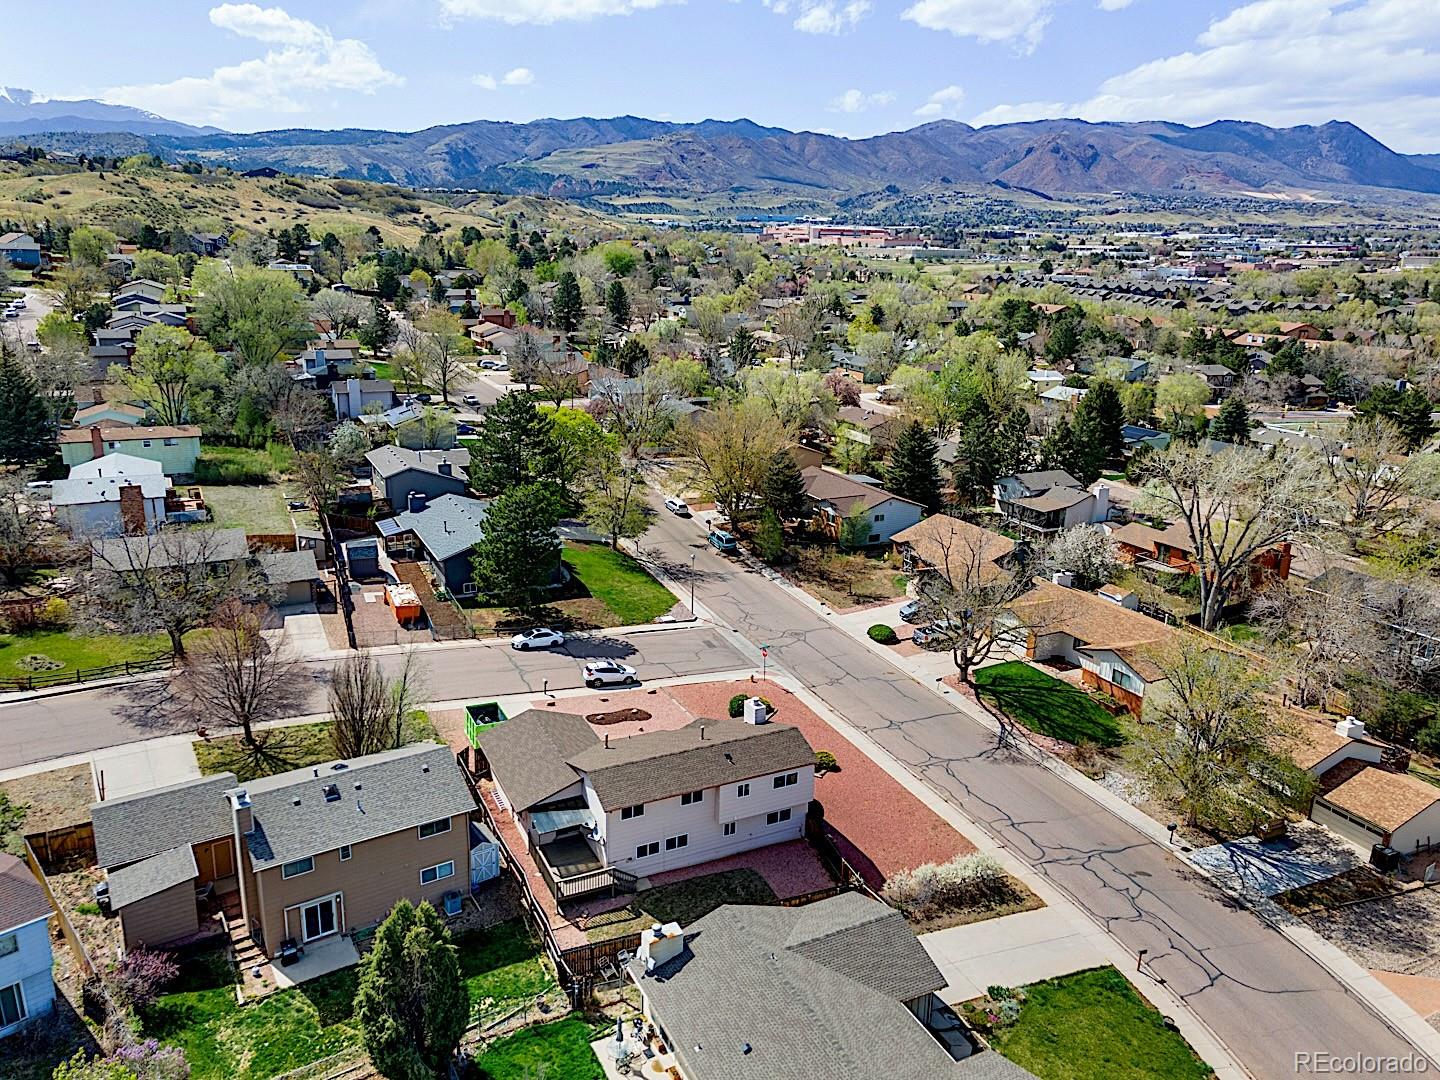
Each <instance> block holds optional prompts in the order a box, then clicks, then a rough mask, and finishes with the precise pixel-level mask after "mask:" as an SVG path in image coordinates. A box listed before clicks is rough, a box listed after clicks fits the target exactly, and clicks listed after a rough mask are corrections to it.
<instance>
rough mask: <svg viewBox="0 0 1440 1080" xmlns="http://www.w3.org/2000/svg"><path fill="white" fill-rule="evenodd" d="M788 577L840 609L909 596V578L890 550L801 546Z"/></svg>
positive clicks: (788, 571)
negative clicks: (869, 551)
mask: <svg viewBox="0 0 1440 1080" xmlns="http://www.w3.org/2000/svg"><path fill="white" fill-rule="evenodd" d="M791 554H792V556H793V561H792V562H791V563H790V564H789V565H787V566H785V567H784V568H783V571H782V572H783V573H784V575H785V577H786V578H788V579H789V580H790V581H792V582H793V583H794V584H796V585H798V586H800V588H802V589H804V590H805V591H806V592H808V593H809V594H810V595H811V596H813V597H815V599H817V600H819V601H820V602H821V603H824V604H828V605H829V606H830V607H831V608H833V609H834V610H836V611H844V610H846V609H847V608H855V607H864V606H865V605H867V604H875V603H880V602H882V601H886V600H895V599H898V598H899V597H902V596H904V595H905V585H906V582H907V580H908V579H907V578H906V576H905V574H903V573H902V572H901V570H900V561H899V559H898V558H897V557H896V556H894V555H893V554H891V553H889V552H885V553H883V554H882V553H879V552H877V553H874V554H866V555H862V554H847V553H845V552H842V551H838V550H836V549H835V548H833V547H821V546H815V545H797V546H796V547H795V548H793V549H792V551H791Z"/></svg>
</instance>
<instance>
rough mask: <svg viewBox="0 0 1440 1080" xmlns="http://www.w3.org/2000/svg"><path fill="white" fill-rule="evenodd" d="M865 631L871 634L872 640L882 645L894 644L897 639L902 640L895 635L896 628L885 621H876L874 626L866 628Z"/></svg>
mask: <svg viewBox="0 0 1440 1080" xmlns="http://www.w3.org/2000/svg"><path fill="white" fill-rule="evenodd" d="M865 633H867V634H869V635H870V640H871V641H874V642H876V643H877V644H880V645H894V644H895V643H896V642H897V641H899V640H900V639H899V638H898V637H897V636H896V635H895V630H894V628H893V627H889V626H886V625H885V624H884V623H876V624H875V625H874V626H872V627H870V629H869V630H866V631H865Z"/></svg>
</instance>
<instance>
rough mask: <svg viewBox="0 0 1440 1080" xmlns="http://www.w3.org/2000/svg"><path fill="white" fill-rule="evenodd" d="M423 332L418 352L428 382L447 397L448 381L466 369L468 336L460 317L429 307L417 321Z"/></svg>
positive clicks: (448, 392)
mask: <svg viewBox="0 0 1440 1080" xmlns="http://www.w3.org/2000/svg"><path fill="white" fill-rule="evenodd" d="M417 325H418V326H419V328H420V332H421V333H422V334H423V335H424V337H423V339H422V341H421V348H420V350H419V352H420V355H421V356H423V357H424V364H425V373H426V376H427V378H428V379H429V381H430V384H431V385H432V386H434V387H435V389H437V390H439V391H440V397H441V399H442V400H444V401H449V400H450V384H451V383H453V382H454V381H455V380H456V379H458V378H459V377H460V376H461V375H463V374H464V373H465V362H464V358H465V357H467V356H469V355H470V351H471V348H470V339H469V338H468V337H466V336H465V329H464V327H463V326H462V325H461V322H460V320H459V319H458V318H457V317H456V316H454V315H451V314H450V313H449V312H448V311H431V312H429V313H428V314H426V315H424V316H422V317H421V318H420V320H419V322H418V323H417Z"/></svg>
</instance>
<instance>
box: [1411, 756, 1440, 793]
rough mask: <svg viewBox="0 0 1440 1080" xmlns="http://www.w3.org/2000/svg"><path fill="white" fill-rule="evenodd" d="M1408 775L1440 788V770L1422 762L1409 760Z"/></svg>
mask: <svg viewBox="0 0 1440 1080" xmlns="http://www.w3.org/2000/svg"><path fill="white" fill-rule="evenodd" d="M1410 775H1411V776H1415V777H1418V778H1419V779H1421V780H1424V781H1425V782H1426V783H1427V784H1434V785H1435V786H1436V787H1440V768H1436V767H1435V766H1434V765H1430V764H1427V763H1426V762H1423V761H1416V760H1415V759H1414V758H1411V759H1410Z"/></svg>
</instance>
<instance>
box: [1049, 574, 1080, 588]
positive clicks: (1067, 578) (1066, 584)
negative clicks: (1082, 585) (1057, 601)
mask: <svg viewBox="0 0 1440 1080" xmlns="http://www.w3.org/2000/svg"><path fill="white" fill-rule="evenodd" d="M1050 580H1051V581H1052V582H1054V583H1055V584H1056V585H1059V586H1060V587H1061V588H1062V589H1068V588H1070V587H1071V586H1072V585H1074V584H1075V575H1074V574H1072V573H1070V571H1069V570H1056V571H1055V572H1054V573H1053V574H1051V575H1050Z"/></svg>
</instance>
